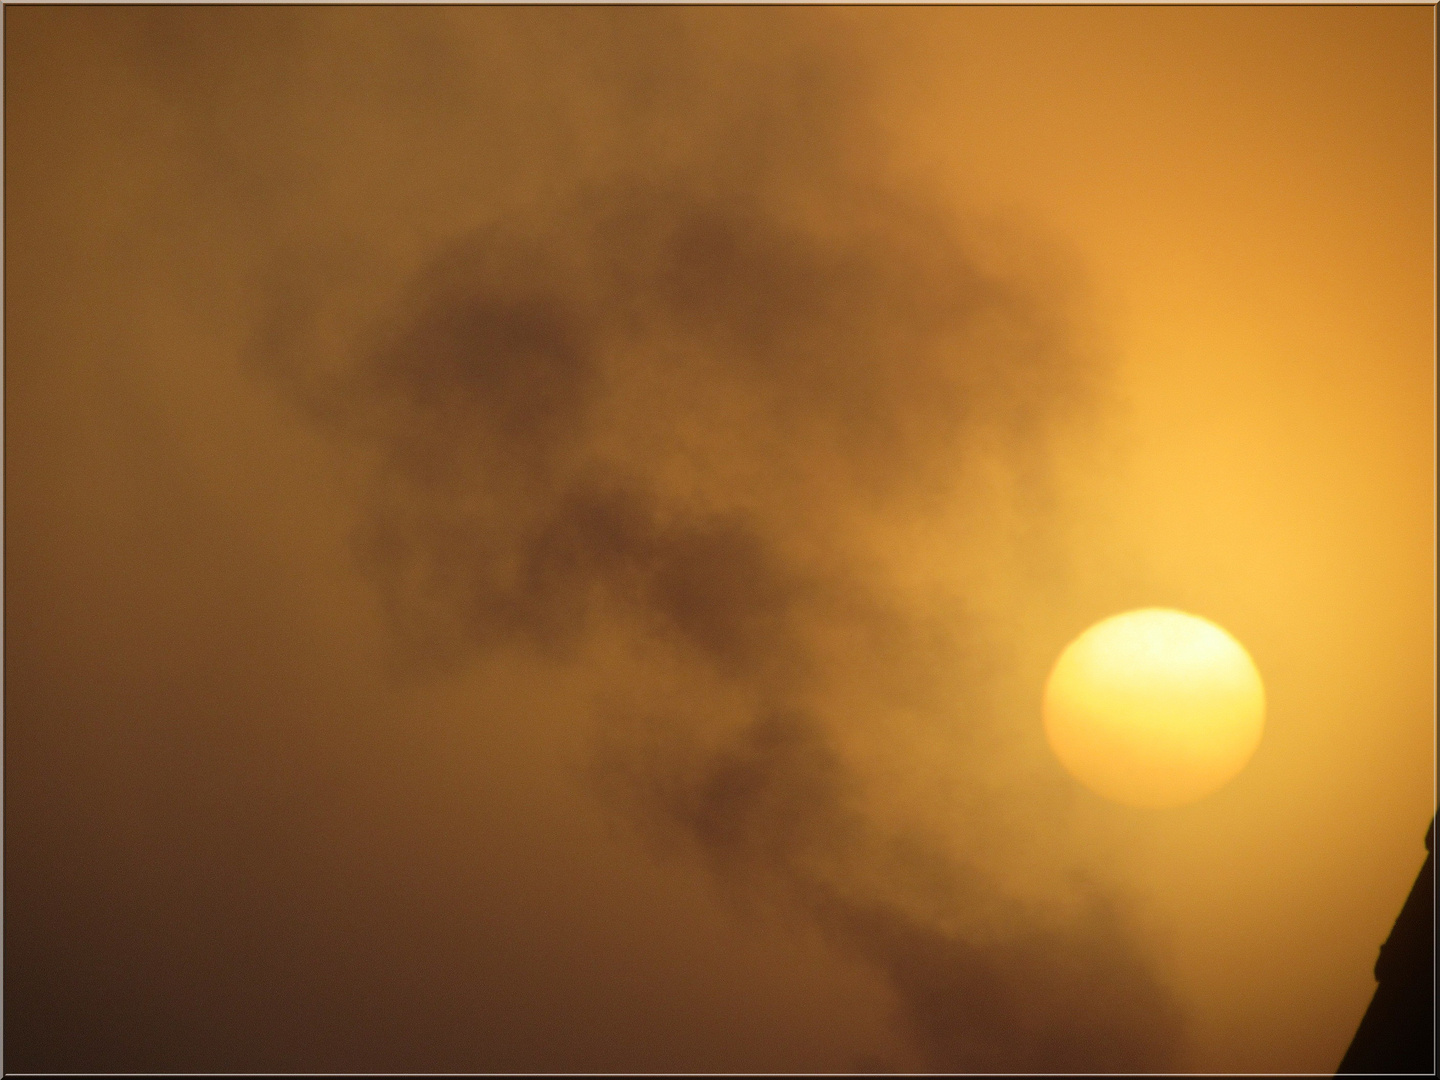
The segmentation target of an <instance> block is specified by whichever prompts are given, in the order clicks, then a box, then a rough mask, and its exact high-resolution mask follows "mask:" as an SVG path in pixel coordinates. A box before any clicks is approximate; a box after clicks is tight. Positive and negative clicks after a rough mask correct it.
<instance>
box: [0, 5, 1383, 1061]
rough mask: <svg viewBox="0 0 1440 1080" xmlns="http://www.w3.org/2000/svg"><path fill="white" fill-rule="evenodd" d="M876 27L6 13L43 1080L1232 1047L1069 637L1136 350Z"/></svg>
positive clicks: (30, 1017)
mask: <svg viewBox="0 0 1440 1080" xmlns="http://www.w3.org/2000/svg"><path fill="white" fill-rule="evenodd" d="M880 15H881V13H880V12H878V11H872V10H870V9H863V10H862V9H857V10H855V11H851V12H845V11H839V10H836V11H831V10H810V9H783V10H771V9H758V8H747V9H718V8H717V9H706V8H693V9H666V8H655V9H651V8H623V9H593V8H585V9H579V8H574V9H550V8H506V9H499V8H426V9H403V8H335V9H287V8H280V7H275V8H224V7H216V8H153V9H140V8H133V9H125V8H112V9H104V8H91V9H63V8H54V9H45V8H27V9H18V10H17V9H11V10H7V12H6V16H5V18H6V58H5V60H6V62H5V70H6V100H7V106H6V108H7V115H6V132H7V147H6V163H7V176H6V189H7V204H6V211H7V277H6V280H7V295H6V302H7V336H6V351H7V380H6V401H7V418H6V419H7V423H6V430H7V436H6V438H7V447H6V450H7V455H6V456H7V463H8V467H7V494H6V510H7V513H6V530H7V556H6V558H7V590H6V623H7V634H6V763H7V776H6V798H7V813H6V821H7V826H6V866H7V872H6V912H7V920H6V921H7V927H6V998H5V1012H6V1042H7V1047H8V1050H9V1057H8V1058H7V1066H8V1067H11V1068H21V1069H32V1068H33V1069H60V1070H67V1069H74V1070H86V1069H121V1070H125V1069H135V1070H146V1069H179V1070H186V1069H200V1070H210V1069H232V1068H240V1069H245V1068H250V1069H278V1070H288V1069H301V1070H327V1069H340V1070H368V1069H381V1070H390V1069H395V1070H432V1069H448V1070H460V1071H474V1070H480V1071H486V1070H504V1071H527V1070H581V1071H584V1070H617V1071H624V1070H630V1069H639V1070H657V1071H663V1070H721V1071H732V1070H733V1071H763V1070H767V1069H780V1070H795V1071H806V1070H822V1071H843V1070H850V1069H856V1068H867V1069H879V1070H906V1069H909V1070H937V1071H1021V1072H1028V1071H1062V1072H1071V1071H1095V1072H1107V1071H1135V1070H1158V1071H1163V1070H1165V1069H1167V1068H1172V1067H1177V1068H1178V1067H1182V1066H1186V1065H1188V1064H1190V1063H1191V1059H1190V1058H1187V1057H1186V1054H1187V1039H1188V1038H1189V1032H1190V1027H1191V1025H1190V1024H1189V1023H1188V1020H1189V1017H1188V1014H1187V1009H1186V1002H1185V999H1184V996H1183V995H1182V994H1181V993H1179V992H1177V990H1176V988H1175V986H1174V985H1173V979H1170V978H1168V977H1167V976H1166V975H1165V974H1164V973H1163V965H1162V960H1163V957H1164V953H1165V950H1166V942H1165V940H1164V939H1163V935H1157V934H1156V933H1154V932H1153V926H1154V924H1153V921H1152V922H1151V923H1149V924H1146V923H1144V922H1143V920H1141V919H1140V918H1138V917H1137V915H1136V910H1137V906H1138V905H1137V904H1136V903H1135V902H1134V898H1133V897H1132V896H1131V895H1130V893H1129V892H1128V891H1127V889H1126V887H1125V885H1124V884H1123V883H1122V882H1121V881H1120V880H1119V875H1107V874H1106V873H1103V872H1096V865H1097V864H1100V865H1101V866H1102V869H1103V868H1104V867H1103V864H1104V858H1103V857H1099V858H1090V859H1081V858H1077V857H1076V852H1075V850H1074V848H1073V837H1072V836H1071V834H1070V833H1069V832H1068V831H1067V830H1068V829H1069V825H1068V824H1067V822H1068V811H1069V810H1070V809H1071V808H1072V806H1071V800H1072V796H1071V794H1070V791H1071V789H1070V787H1068V786H1067V785H1068V781H1065V780H1064V779H1063V777H1062V776H1061V774H1060V772H1059V767H1058V765H1056V764H1055V763H1054V762H1053V761H1051V760H1050V758H1049V757H1048V755H1047V754H1046V752H1045V750H1044V747H1043V743H1042V741H1041V739H1040V736H1039V733H1038V719H1037V717H1036V716H1035V715H1034V709H1035V699H1036V698H1037V697H1038V685H1039V681H1040V680H1041V679H1042V678H1043V675H1044V667H1043V665H1044V663H1046V662H1048V659H1049V658H1050V657H1052V656H1053V655H1054V652H1055V650H1056V649H1058V647H1059V646H1061V645H1063V644H1064V641H1065V640H1067V639H1068V637H1069V636H1070V635H1072V634H1073V632H1074V630H1075V627H1074V626H1073V625H1071V623H1070V622H1067V621H1066V620H1067V619H1068V618H1069V615H1068V614H1067V615H1066V617H1065V618H1061V617H1059V616H1056V617H1055V618H1054V620H1053V624H1052V622H1047V621H1045V620H1044V619H1040V620H1038V621H1039V624H1040V625H1041V626H1042V631H1040V632H1036V633H1033V634H1031V635H1030V637H1029V638H1027V639H1025V640H1023V641H1022V640H1020V638H1021V634H1020V632H1019V630H1017V627H1021V626H1024V625H1027V624H1025V616H1024V615H1023V613H1026V612H1031V613H1033V612H1034V611H1036V610H1040V611H1042V612H1043V611H1044V610H1045V609H1046V607H1047V604H1048V603H1049V602H1050V600H1051V599H1052V598H1053V597H1054V596H1056V595H1058V594H1059V593H1061V592H1063V590H1064V588H1065V587H1066V583H1067V582H1069V581H1070V580H1071V578H1072V576H1073V575H1074V573H1075V569H1074V566H1073V565H1072V562H1073V556H1072V555H1071V554H1070V553H1069V551H1068V549H1067V544H1068V543H1070V542H1071V540H1072V539H1073V536H1072V533H1071V531H1070V526H1071V524H1072V523H1071V521H1070V520H1069V519H1068V518H1067V512H1068V511H1067V505H1068V504H1067V502H1066V499H1067V498H1068V497H1070V496H1068V495H1067V488H1066V483H1067V477H1069V478H1071V479H1073V475H1074V472H1075V470H1077V469H1083V468H1085V467H1086V463H1087V462H1092V461H1093V460H1096V459H1095V458H1094V457H1093V456H1087V455H1094V454H1096V453H1100V454H1102V455H1103V453H1104V448H1105V447H1106V446H1109V445H1110V444H1109V443H1107V442H1106V440H1107V438H1109V436H1108V435H1107V434H1106V433H1107V431H1108V427H1107V425H1109V424H1110V423H1111V421H1112V420H1113V417H1114V415H1115V411H1116V405H1115V401H1116V394H1115V392H1114V372H1113V371H1112V366H1111V364H1110V362H1109V360H1108V359H1107V352H1106V349H1105V348H1104V347H1103V346H1102V345H1097V341H1101V340H1102V336H1101V335H1100V334H1098V333H1097V332H1096V331H1095V329H1094V326H1093V325H1092V322H1093V323H1098V322H1100V321H1101V320H1100V319H1099V318H1098V317H1097V316H1096V315H1094V313H1093V312H1091V311H1090V310H1089V309H1088V308H1087V306H1086V302H1085V299H1084V297H1085V295H1086V293H1085V289H1084V288H1082V282H1083V271H1082V269H1079V268H1083V260H1081V259H1079V258H1078V257H1073V256H1071V255H1070V254H1069V253H1067V252H1066V251H1065V250H1064V248H1063V246H1061V245H1052V244H1050V243H1049V242H1048V241H1046V240H1045V239H1044V237H1043V236H1041V235H1039V234H1038V233H1037V232H1036V230H1033V229H1030V228H1028V227H1026V226H1025V225H1024V224H1023V223H1022V224H1020V225H1015V224H1014V223H1004V222H1002V221H1001V220H1000V219H999V218H995V217H991V216H989V208H988V207H986V206H983V205H975V206H973V207H972V206H966V205H964V200H963V199H957V198H955V197H954V193H953V192H950V193H949V195H948V196H946V197H938V196H937V192H936V190H935V185H934V184H933V183H932V180H933V178H930V179H928V180H927V178H926V177H925V176H924V175H921V174H920V172H917V171H914V170H907V168H906V166H905V164H904V155H903V154H901V153H898V152H897V150H896V147H897V145H899V142H900V141H903V140H901V139H900V136H899V135H898V134H897V132H899V130H900V125H899V124H898V123H895V122H892V121H894V118H893V117H891V116H889V115H887V113H886V112H885V110H884V109H883V108H882V107H881V106H880V105H879V104H878V103H879V102H880V101H881V100H882V98H881V95H879V94H878V93H877V92H876V85H877V83H878V82H880V81H883V80H882V79H881V78H880V76H882V75H885V74H886V73H888V75H889V76H890V77H892V78H893V77H894V74H895V72H896V71H900V70H902V69H903V65H904V64H905V59H904V57H905V55H907V54H906V52H905V49H903V48H900V47H899V46H898V45H897V44H896V43H897V42H898V41H900V39H901V35H896V36H894V37H887V36H886V33H881V32H879V31H881V30H883V29H884V27H886V26H891V24H890V23H888V22H883V20H882V21H881V22H876V21H873V20H877V19H880ZM884 17H885V19H890V18H894V19H897V20H898V19H903V18H909V17H911V16H907V15H905V14H904V13H884ZM1027 17H1028V16H1027ZM867 20H868V21H867ZM882 23H883V25H882ZM893 25H894V26H896V27H899V26H900V25H901V24H900V22H896V23H894V24H893ZM922 31H923V28H920V30H917V31H916V32H917V33H921V32H922ZM907 32H908V31H907ZM922 36H923V34H922ZM962 36H963V35H962ZM1097 447H1099V448H1100V450H1098V451H1097V449H1096V448H1097ZM937 551H938V552H940V561H941V563H943V565H944V566H945V568H946V570H945V575H944V580H943V581H942V580H935V579H934V577H933V575H931V573H930V571H931V570H932V569H933V567H934V565H935V558H936V555H935V553H936V552H937ZM1092 554H1093V553H1092ZM927 560H928V561H927ZM1136 576H1137V579H1139V578H1143V573H1142V572H1141V571H1138V570H1137V571H1136ZM1145 584H1146V583H1145V582H1143V581H1141V582H1140V584H1139V585H1137V586H1136V587H1135V589H1134V592H1133V595H1132V594H1130V593H1125V594H1124V595H1123V597H1121V598H1120V599H1116V597H1115V596H1112V595H1111V594H1110V593H1106V594H1105V596H1104V603H1105V604H1106V605H1110V606H1108V607H1105V608H1101V609H1100V610H1099V611H1098V612H1095V613H1090V614H1089V615H1087V618H1088V617H1093V615H1095V614H1103V613H1108V611H1109V610H1114V609H1115V607H1118V606H1121V605H1124V604H1131V605H1132V606H1137V605H1138V603H1139V602H1150V601H1151V599H1152V597H1153V595H1154V594H1153V593H1152V592H1150V591H1147V588H1146V587H1145ZM1127 587H1128V586H1127ZM1117 595H1118V594H1117ZM997 612H1003V613H1005V614H1006V617H1004V618H1002V617H997ZM1011 612H1021V613H1022V614H1021V615H1015V616H1014V617H1013V618H1009V615H1010V613H1011ZM1072 621H1073V620H1072ZM1081 625H1083V622H1082V623H1081ZM1263 666H1264V665H1263V664H1262V668H1263ZM1407 880H1408V879H1407Z"/></svg>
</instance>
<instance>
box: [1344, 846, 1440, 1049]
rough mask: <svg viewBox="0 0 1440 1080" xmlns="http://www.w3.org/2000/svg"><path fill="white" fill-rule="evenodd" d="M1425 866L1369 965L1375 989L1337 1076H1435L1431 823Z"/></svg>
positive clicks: (1433, 880) (1433, 863) (1433, 879)
mask: <svg viewBox="0 0 1440 1080" xmlns="http://www.w3.org/2000/svg"><path fill="white" fill-rule="evenodd" d="M1425 850H1426V851H1427V852H1429V854H1427V855H1426V856H1425V865H1424V866H1422V867H1421V868H1420V876H1419V877H1417V878H1416V879H1415V884H1414V885H1413V886H1411V888H1410V895H1409V896H1408V897H1406V899H1405V906H1404V907H1402V908H1401V909H1400V917H1399V918H1397V919H1396V920H1395V926H1394V928H1393V929H1392V930H1391V931H1390V936H1389V937H1388V938H1386V939H1385V944H1384V945H1382V946H1380V958H1379V959H1378V960H1376V961H1375V979H1376V981H1377V982H1378V983H1379V984H1380V985H1379V986H1377V987H1376V988H1375V996H1374V997H1373V998H1371V999H1370V1008H1368V1009H1366V1010H1365V1017H1364V1019H1362V1020H1361V1021H1360V1027H1359V1028H1358V1029H1357V1030H1356V1032H1355V1038H1354V1039H1353V1040H1351V1043H1350V1049H1349V1050H1347V1051H1345V1057H1344V1059H1343V1060H1342V1061H1341V1062H1340V1068H1339V1069H1338V1070H1337V1071H1338V1072H1341V1073H1426V1074H1429V1075H1433V1074H1434V1072H1435V819H1434V818H1433V817H1432V818H1431V819H1430V831H1429V832H1427V833H1426V834H1425Z"/></svg>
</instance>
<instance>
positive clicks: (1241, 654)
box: [1044, 608, 1265, 808]
mask: <svg viewBox="0 0 1440 1080" xmlns="http://www.w3.org/2000/svg"><path fill="white" fill-rule="evenodd" d="M1044 716H1045V735H1046V737H1047V739H1048V740H1049V742H1050V747H1051V749H1052V750H1054V751H1055V756H1056V757H1058V758H1059V759H1060V761H1061V763H1062V764H1063V765H1064V766H1065V767H1066V768H1067V769H1068V770H1069V771H1070V772H1071V774H1072V775H1073V776H1074V777H1075V778H1076V779H1077V780H1079V781H1080V782H1081V783H1083V784H1085V785H1086V786H1087V787H1089V788H1090V789H1091V790H1092V791H1095V792H1097V793H1098V794H1100V795H1103V796H1105V797H1106V798H1108V799H1113V800H1114V801H1116V802H1119V803H1124V804H1126V805H1128V806H1140V807H1152V808H1161V807H1171V806H1182V805H1184V804H1186V803H1191V802H1195V801H1196V800H1197V799H1202V798H1204V797H1205V796H1206V795H1209V794H1210V793H1211V792H1214V791H1216V790H1217V789H1219V788H1221V787H1223V786H1224V785H1225V784H1226V783H1228V782H1229V781H1230V780H1231V779H1232V778H1233V777H1234V776H1235V775H1236V774H1237V773H1239V772H1240V770H1241V769H1243V768H1244V767H1245V764H1246V762H1248V761H1249V760H1250V757H1251V755H1252V754H1254V752H1255V748H1256V746H1258V745H1259V742H1260V733H1261V730H1262V729H1263V727H1264V724H1265V688H1264V685H1263V684H1262V683H1261V681H1260V673H1259V671H1258V670H1256V668H1255V664H1254V662H1253V661H1252V660H1251V659H1250V655H1249V654H1248V653H1247V652H1246V651H1245V649H1244V647H1243V646H1241V644H1240V643H1239V642H1238V641H1236V640H1235V639H1234V638H1233V637H1231V636H1230V635H1229V634H1227V633H1226V632H1225V631H1224V630H1222V629H1220V627H1218V626H1216V625H1215V624H1214V623H1212V622H1208V621H1207V620H1205V619H1202V618H1200V617H1199V616H1196V615H1188V614H1186V613H1185V612H1183V611H1172V610H1170V609H1167V608H1146V609H1143V610H1141V611H1129V612H1126V613H1124V614H1122V615H1115V616H1112V617H1111V618H1108V619H1105V620H1103V621H1101V622H1098V623H1096V624H1095V625H1094V626H1092V627H1091V628H1090V629H1089V630H1086V631H1085V632H1084V633H1083V634H1081V635H1080V636H1079V637H1078V638H1076V639H1075V640H1074V641H1072V642H1071V643H1070V645H1069V646H1067V647H1066V649H1065V651H1064V652H1062V653H1061V654H1060V658H1059V659H1058V660H1057V661H1056V662H1055V667H1054V669H1053V670H1052V671H1051V672H1050V678H1049V680H1048V681H1047V682H1046V684H1045V697H1044Z"/></svg>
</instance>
